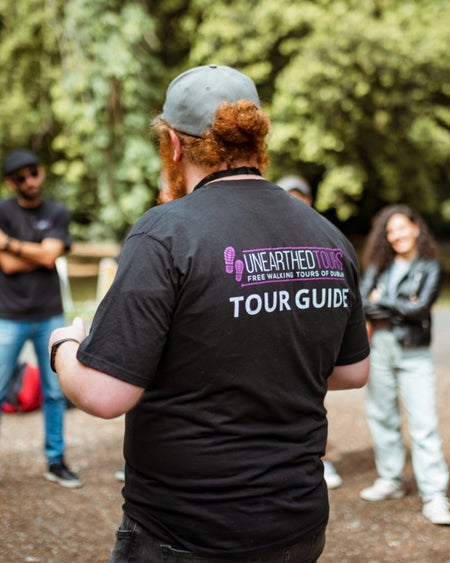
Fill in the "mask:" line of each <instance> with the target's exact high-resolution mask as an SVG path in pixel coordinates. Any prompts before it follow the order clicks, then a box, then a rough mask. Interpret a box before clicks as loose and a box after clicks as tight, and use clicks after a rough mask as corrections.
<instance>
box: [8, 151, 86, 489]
mask: <svg viewBox="0 0 450 563" xmlns="http://www.w3.org/2000/svg"><path fill="white" fill-rule="evenodd" d="M3 175H4V177H5V180H6V183H7V184H8V186H9V187H10V189H11V190H12V191H13V192H14V194H15V195H14V197H11V198H9V199H5V200H3V201H0V411H1V405H2V403H3V402H4V400H5V397H6V395H7V392H8V387H9V385H10V383H11V381H12V379H13V376H14V372H15V367H16V364H17V359H18V357H19V354H20V352H21V350H22V347H23V345H24V344H25V342H26V341H27V340H31V341H32V342H33V345H34V348H35V351H36V356H37V359H38V363H39V373H40V378H41V387H42V394H43V412H44V423H45V456H46V458H47V465H48V469H47V471H46V473H45V474H44V476H45V478H46V479H47V480H49V481H53V482H56V483H59V484H60V485H62V486H64V487H70V488H75V487H80V486H81V481H80V479H79V478H78V477H77V476H76V475H75V474H74V473H73V472H72V471H70V469H68V467H67V466H66V464H65V461H64V436H63V426H64V412H65V408H66V398H65V396H64V393H63V391H62V389H61V386H60V385H59V382H58V378H57V377H56V376H55V374H54V372H53V371H52V370H51V369H50V367H49V357H48V350H47V343H48V339H49V337H50V334H51V333H52V331H53V330H55V329H56V328H58V327H61V326H64V317H63V306H62V298H61V289H60V284H59V277H58V273H57V270H56V267H55V262H56V259H57V258H58V257H59V256H61V255H62V254H64V252H66V250H68V249H69V248H70V244H71V239H70V236H69V230H68V227H69V220H70V215H69V212H68V210H67V209H66V208H65V207H64V206H63V205H61V204H60V203H57V202H55V201H50V200H45V199H43V198H42V195H41V191H42V183H43V181H44V178H45V173H44V168H43V167H42V166H41V165H40V164H39V161H38V159H37V157H36V155H35V154H33V153H32V152H30V151H28V150H25V149H16V150H14V151H12V152H11V153H9V154H8V155H7V156H6V157H5V159H4V161H3Z"/></svg>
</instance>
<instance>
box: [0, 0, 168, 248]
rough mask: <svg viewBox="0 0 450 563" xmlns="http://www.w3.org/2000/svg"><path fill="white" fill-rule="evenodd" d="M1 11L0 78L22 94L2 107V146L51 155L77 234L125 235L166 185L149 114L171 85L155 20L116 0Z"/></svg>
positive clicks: (58, 192) (58, 191) (73, 0)
mask: <svg viewBox="0 0 450 563" xmlns="http://www.w3.org/2000/svg"><path fill="white" fill-rule="evenodd" d="M51 7H53V8H54V9H53V10H52V11H51V13H50V10H51ZM32 8H34V9H32ZM1 14H2V29H1V39H2V51H1V55H0V56H1V63H2V64H1V68H2V71H1V72H0V85H1V86H2V91H3V92H6V91H8V90H9V92H11V91H13V94H12V95H9V96H8V97H7V98H6V99H5V101H4V102H2V104H1V106H0V107H1V108H2V113H1V114H0V125H1V130H2V131H5V132H6V133H5V134H4V135H2V137H1V145H2V148H3V149H4V150H6V149H7V148H12V147H14V146H17V145H28V146H30V145H31V146H32V148H34V149H35V150H36V151H37V152H38V153H40V154H44V160H45V161H46V162H47V164H48V165H49V166H48V169H49V171H50V172H51V175H52V176H53V180H54V183H55V186H54V187H53V190H52V192H51V194H52V195H53V196H56V197H59V198H60V199H62V200H63V201H65V202H66V203H67V204H68V205H69V207H70V208H71V209H72V211H73V215H74V218H75V221H74V224H73V231H74V235H75V236H76V237H78V238H90V239H93V238H98V237H100V238H103V239H105V238H111V239H118V238H119V239H120V238H121V237H122V236H123V234H124V233H125V232H126V230H127V229H128V228H129V226H130V225H131V224H132V223H133V222H134V221H135V220H136V219H137V217H139V215H141V214H142V212H143V211H144V210H145V209H147V208H148V207H149V206H150V205H151V204H152V203H153V200H154V195H155V191H156V189H157V180H158V175H159V158H158V155H157V150H156V149H155V147H154V144H152V143H151V142H150V139H149V121H150V118H151V117H152V116H153V115H154V113H155V112H156V111H157V110H158V109H159V107H160V100H161V97H162V93H163V89H164V87H165V84H164V85H163V86H162V85H161V82H162V81H163V67H162V65H161V63H160V60H159V56H158V53H159V47H160V46H159V40H158V38H157V36H156V33H155V22H154V20H153V18H152V17H151V15H150V14H149V13H148V12H147V11H146V10H145V8H144V6H143V5H142V4H141V3H135V2H126V3H124V2H121V1H117V2H110V1H106V0H104V1H103V0H97V1H95V2H90V1H86V0H70V1H69V2H61V3H60V5H59V7H58V9H55V3H48V2H42V1H41V2H39V1H37V0H36V1H31V0H28V1H23V0H22V2H19V3H17V4H14V6H13V5H12V4H11V5H10V4H9V3H8V7H6V6H1ZM30 14H31V15H30ZM18 22H20V25H17V23H18ZM30 39H31V43H30ZM5 46H6V47H5ZM36 68H38V70H39V73H38V74H36ZM164 82H165V80H164ZM10 84H12V88H11V86H10ZM3 86H4V88H3ZM7 86H9V88H8V87H7ZM22 116H27V118H26V119H24V118H21V117H22Z"/></svg>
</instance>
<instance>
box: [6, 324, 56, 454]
mask: <svg viewBox="0 0 450 563" xmlns="http://www.w3.org/2000/svg"><path fill="white" fill-rule="evenodd" d="M64 324H65V319H64V316H63V315H58V316H55V317H50V318H48V319H44V320H41V321H12V320H7V319H0V405H2V404H3V402H4V400H5V397H6V393H7V390H8V387H9V385H10V383H11V380H12V377H13V375H14V370H15V368H16V364H17V360H18V357H19V354H20V352H21V350H22V348H23V345H24V344H25V342H26V341H27V340H31V341H32V342H33V345H34V349H35V351H36V356H37V359H38V364H39V373H40V377H41V384H42V393H43V413H44V430H45V447H44V453H45V455H46V457H47V462H48V464H49V465H50V464H51V463H57V462H58V461H59V460H60V459H61V458H62V456H63V454H64V436H63V435H64V413H65V410H66V398H65V396H64V393H63V391H62V389H61V387H60V385H59V381H58V377H57V375H56V373H54V372H53V371H52V370H51V369H50V360H49V355H48V341H49V338H50V334H51V333H52V331H53V330H55V329H56V328H59V327H61V326H64ZM0 413H1V409H0ZM11 438H12V437H11Z"/></svg>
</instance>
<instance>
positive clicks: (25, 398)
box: [2, 364, 42, 413]
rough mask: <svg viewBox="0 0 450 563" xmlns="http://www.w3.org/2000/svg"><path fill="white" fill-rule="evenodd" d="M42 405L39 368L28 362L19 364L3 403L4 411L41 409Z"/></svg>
mask: <svg viewBox="0 0 450 563" xmlns="http://www.w3.org/2000/svg"><path fill="white" fill-rule="evenodd" d="M41 405H42V391H41V378H40V376H39V368H38V367H36V366H30V365H28V364H19V365H18V366H17V371H16V375H15V376H14V379H13V381H12V384H11V386H10V388H9V390H8V394H7V396H6V400H5V402H4V403H3V406H2V410H3V412H5V413H9V412H27V411H34V410H36V409H39V408H40V407H41Z"/></svg>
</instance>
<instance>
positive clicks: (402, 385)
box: [366, 330, 449, 502]
mask: <svg viewBox="0 0 450 563" xmlns="http://www.w3.org/2000/svg"><path fill="white" fill-rule="evenodd" d="M435 379H436V376H435V371H434V366H433V360H432V356H431V350H430V348H429V347H424V348H402V347H401V346H400V345H399V344H398V342H397V340H396V339H395V337H394V335H393V334H392V332H390V331H388V330H376V331H374V334H373V336H372V342H371V356H370V376H369V382H368V384H367V388H366V407H367V416H368V423H369V428H370V431H371V433H372V439H373V442H374V449H375V465H376V469H377V472H378V474H379V476H380V477H381V478H383V479H392V480H397V481H401V479H402V472H403V468H404V464H405V457H406V452H405V447H404V444H403V440H402V434H401V411H400V404H399V398H400V397H401V399H402V402H403V405H404V407H405V410H406V414H407V417H408V424H409V434H410V438H411V458H412V465H413V470H414V475H415V478H416V482H417V487H418V489H419V494H420V496H421V497H422V500H423V502H427V501H428V500H431V499H432V498H434V497H436V496H440V495H443V496H446V495H447V487H448V480H449V470H448V466H447V463H446V462H445V459H444V456H443V452H442V441H441V437H440V434H439V427H438V417H437V410H436V382H435Z"/></svg>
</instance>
